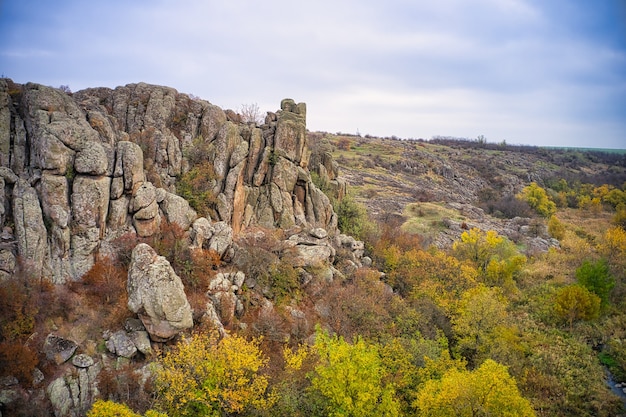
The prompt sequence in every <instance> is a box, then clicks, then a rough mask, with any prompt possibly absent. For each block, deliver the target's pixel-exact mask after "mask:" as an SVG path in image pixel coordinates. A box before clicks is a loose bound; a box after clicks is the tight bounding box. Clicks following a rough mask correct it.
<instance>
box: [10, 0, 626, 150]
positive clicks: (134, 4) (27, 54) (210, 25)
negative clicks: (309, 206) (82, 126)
mask: <svg viewBox="0 0 626 417" xmlns="http://www.w3.org/2000/svg"><path fill="white" fill-rule="evenodd" d="M0 73H2V74H3V75H4V76H6V77H9V78H12V79H13V80H14V81H16V82H20V83H25V82H28V81H33V82H38V83H42V84H47V85H52V86H55V87H56V86H60V85H69V87H70V88H71V89H72V90H73V91H77V90H80V89H83V88H86V87H97V86H106V87H112V88H114V87H116V86H119V85H125V84H129V83H135V82H140V81H144V82H148V83H153V84H161V85H167V86H171V87H174V88H176V89H177V90H178V91H180V92H184V93H191V94H194V95H196V96H199V97H201V98H203V99H205V100H208V101H210V102H212V103H214V104H217V105H218V106H220V107H222V108H232V109H235V110H237V109H239V108H241V106H242V105H243V104H251V103H257V104H258V105H259V107H260V108H261V110H263V111H266V110H269V111H274V110H276V109H278V107H279V104H280V100H281V99H282V98H285V97H290V98H293V99H295V100H296V101H304V102H306V103H307V109H308V114H307V122H308V128H309V129H310V130H314V131H315V130H320V131H327V132H339V131H341V132H346V133H361V134H362V135H365V134H371V135H377V136H392V135H395V136H399V137H402V138H425V139H429V138H431V137H433V136H436V135H442V136H456V137H465V138H476V137H477V136H478V135H484V136H485V137H486V138H487V140H488V141H489V142H501V141H503V140H505V141H506V142H507V143H510V144H531V145H551V146H582V147H603V148H626V0H593V1H590V0H437V1H419V0H386V1H380V0H358V1H357V0H345V1H342V0H314V1H300V0H286V1H284V0H265V1H255V0H248V1H243V0H220V1H214V0H107V1H90V2H87V1H83V0H55V1H49V0H40V1H36V0H19V1H17V0H0Z"/></svg>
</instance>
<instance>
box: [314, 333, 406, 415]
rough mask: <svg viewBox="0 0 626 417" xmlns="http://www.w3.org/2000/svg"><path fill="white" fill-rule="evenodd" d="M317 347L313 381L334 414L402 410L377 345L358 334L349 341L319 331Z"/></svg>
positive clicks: (394, 412)
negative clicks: (352, 340) (386, 381)
mask: <svg viewBox="0 0 626 417" xmlns="http://www.w3.org/2000/svg"><path fill="white" fill-rule="evenodd" d="M313 350H314V351H315V353H317V355H318V356H319V364H318V365H317V366H316V367H315V371H314V372H313V373H312V375H311V385H312V388H313V389H314V390H317V391H318V392H319V393H320V394H321V396H322V397H323V398H324V399H325V401H326V410H327V413H328V415H329V416H331V417H368V416H371V417H379V416H381V417H382V416H385V417H393V416H398V415H399V413H400V405H399V404H398V401H397V400H396V399H395V389H394V387H393V385H392V384H385V382H384V381H385V376H386V370H385V368H384V367H383V363H382V360H381V356H380V354H379V351H378V347H377V345H373V344H369V343H367V342H365V341H364V340H363V339H361V338H357V339H356V340H355V341H354V343H353V344H349V343H348V342H346V341H345V340H344V339H343V338H341V337H337V336H333V337H331V336H328V335H327V334H326V333H325V332H322V331H319V330H318V332H317V334H316V339H315V345H314V346H313Z"/></svg>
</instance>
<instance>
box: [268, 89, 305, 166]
mask: <svg viewBox="0 0 626 417" xmlns="http://www.w3.org/2000/svg"><path fill="white" fill-rule="evenodd" d="M281 109H282V111H281V112H280V113H279V115H278V123H277V126H276V136H275V138H274V147H275V149H276V150H280V151H283V152H284V153H285V156H286V157H287V158H288V159H289V160H291V161H293V162H295V163H297V164H300V162H301V160H302V156H303V153H304V147H305V146H306V107H305V106H304V103H300V104H298V105H296V104H295V102H294V101H293V100H291V99H284V100H283V101H282V102H281Z"/></svg>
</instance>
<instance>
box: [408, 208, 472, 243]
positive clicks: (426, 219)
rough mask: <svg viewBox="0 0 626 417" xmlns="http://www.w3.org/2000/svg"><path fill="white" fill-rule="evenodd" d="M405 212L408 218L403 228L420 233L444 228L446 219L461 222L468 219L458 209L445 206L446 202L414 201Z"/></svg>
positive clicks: (423, 233)
mask: <svg viewBox="0 0 626 417" xmlns="http://www.w3.org/2000/svg"><path fill="white" fill-rule="evenodd" d="M403 214H404V215H405V216H406V217H407V218H408V220H407V221H406V222H405V223H404V224H403V225H402V230H404V231H405V232H408V233H414V234H420V235H429V234H432V233H433V232H437V231H440V230H442V229H444V228H445V227H446V226H445V225H444V223H443V222H444V219H452V220H455V221H459V222H464V221H466V220H467V218H466V217H464V216H463V215H461V213H459V212H458V210H454V209H451V208H448V207H445V203H429V202H424V203H412V204H409V205H407V206H406V207H405V209H404V213H403Z"/></svg>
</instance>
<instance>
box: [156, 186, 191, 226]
mask: <svg viewBox="0 0 626 417" xmlns="http://www.w3.org/2000/svg"><path fill="white" fill-rule="evenodd" d="M160 207H161V210H162V211H163V214H165V217H166V218H167V221H168V222H169V223H174V224H176V225H178V226H179V227H180V228H181V229H182V230H187V229H189V227H190V226H191V223H192V222H193V221H194V220H196V218H197V217H198V215H197V214H196V211H195V210H194V209H192V208H191V207H190V206H189V202H188V201H187V200H185V199H184V198H182V197H180V196H178V195H176V194H172V193H166V194H165V198H164V199H163V201H162V202H161V204H160Z"/></svg>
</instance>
